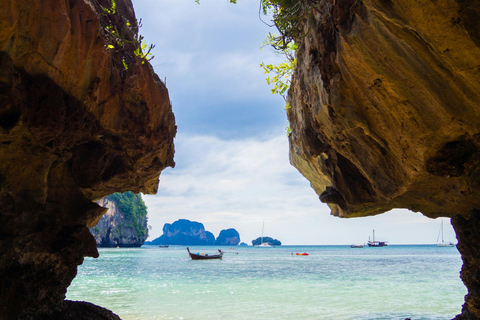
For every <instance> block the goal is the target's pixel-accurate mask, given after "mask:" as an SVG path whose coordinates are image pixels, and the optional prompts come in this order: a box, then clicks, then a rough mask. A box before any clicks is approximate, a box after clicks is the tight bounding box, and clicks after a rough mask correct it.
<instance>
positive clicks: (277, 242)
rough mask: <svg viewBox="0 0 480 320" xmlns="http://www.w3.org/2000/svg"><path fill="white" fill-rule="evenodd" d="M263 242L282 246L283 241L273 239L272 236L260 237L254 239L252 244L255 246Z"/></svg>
mask: <svg viewBox="0 0 480 320" xmlns="http://www.w3.org/2000/svg"><path fill="white" fill-rule="evenodd" d="M262 243H267V244H268V245H270V246H281V245H282V242H281V241H280V240H277V239H273V238H271V237H258V238H257V239H255V240H252V245H253V246H259V245H261V244H262Z"/></svg>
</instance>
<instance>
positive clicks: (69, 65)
mask: <svg viewBox="0 0 480 320" xmlns="http://www.w3.org/2000/svg"><path fill="white" fill-rule="evenodd" d="M116 4H117V6H116V13H115V14H114V15H110V16H109V15H107V14H106V13H105V11H104V10H103V9H102V7H105V8H108V7H111V2H110V1H109V0H105V1H103V0H98V1H86V0H70V1H60V2H51V1H50V2H49V1H47V2H45V1H40V0H35V1H28V2H25V1H15V0H12V1H7V2H6V3H2V4H1V5H0V102H1V103H0V159H1V161H0V203H1V206H0V257H1V258H0V275H1V276H0V319H22V318H35V319H36V318H40V317H50V316H52V315H53V314H54V313H56V312H60V311H61V310H64V307H65V306H64V303H63V301H64V299H65V293H66V289H67V287H68V285H69V284H70V282H71V281H72V279H73V278H74V277H75V275H76V272H77V265H79V264H81V263H82V262H83V257H84V256H92V257H97V256H98V252H97V250H96V245H95V240H94V239H93V237H92V236H91V235H90V233H89V232H88V228H91V227H93V226H94V225H95V224H96V223H97V222H98V219H99V218H100V216H101V215H102V214H103V212H104V210H105V209H103V208H101V207H99V206H98V205H97V204H95V203H94V202H93V201H95V200H98V199H100V198H101V197H103V196H105V195H108V194H111V193H113V192H121V191H129V190H130V191H133V192H136V193H138V192H143V193H155V192H156V190H157V186H158V176H159V174H160V172H161V171H162V170H163V169H164V168H165V167H168V166H173V165H174V162H173V152H174V149H173V138H174V135H175V131H176V127H175V121H174V116H173V113H172V110H171V105H170V100H169V98H168V92H167V89H166V87H165V85H164V84H163V83H162V82H161V81H160V80H159V79H158V77H157V76H156V75H155V73H154V72H153V69H152V67H151V66H150V65H149V64H148V63H144V60H143V59H140V58H139V57H137V56H136V55H135V54H134V53H133V52H134V49H135V48H136V47H135V39H136V31H137V29H138V27H137V26H136V20H135V16H134V13H133V7H132V4H131V2H130V1H129V0H116ZM126 20H128V21H130V23H131V27H130V28H127V29H125V23H126V22H125V21H126ZM107 24H109V25H111V26H113V27H115V28H117V29H122V28H123V29H124V30H125V40H128V42H127V41H124V45H122V46H120V45H119V44H118V41H117V40H118V39H114V38H112V35H111V34H109V33H108V32H107V30H106V25H107ZM109 45H111V46H113V47H114V48H113V49H112V48H110V49H109V47H108V46H109ZM124 63H125V64H127V65H128V68H127V69H126V68H125V64H124Z"/></svg>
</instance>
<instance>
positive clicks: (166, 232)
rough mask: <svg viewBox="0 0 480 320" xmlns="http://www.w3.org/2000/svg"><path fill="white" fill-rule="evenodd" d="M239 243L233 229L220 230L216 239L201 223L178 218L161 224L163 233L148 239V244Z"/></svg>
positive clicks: (204, 244) (238, 238)
mask: <svg viewBox="0 0 480 320" xmlns="http://www.w3.org/2000/svg"><path fill="white" fill-rule="evenodd" d="M238 243H240V235H239V233H238V232H237V230H235V229H227V230H222V231H221V232H220V234H219V236H218V238H217V239H215V236H214V235H213V233H211V232H210V231H206V230H205V227H204V226H203V224H202V223H200V222H196V221H190V220H187V219H180V220H177V221H175V222H174V223H172V224H170V223H166V224H165V225H164V226H163V235H162V236H160V237H158V238H156V239H154V240H153V241H148V242H146V243H145V244H149V245H183V246H195V245H196V246H209V245H234V246H236V245H237V244H238Z"/></svg>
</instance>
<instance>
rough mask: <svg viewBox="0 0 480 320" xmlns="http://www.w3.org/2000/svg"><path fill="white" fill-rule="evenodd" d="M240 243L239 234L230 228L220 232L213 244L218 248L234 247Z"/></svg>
mask: <svg viewBox="0 0 480 320" xmlns="http://www.w3.org/2000/svg"><path fill="white" fill-rule="evenodd" d="M239 243H240V234H239V233H238V231H237V230H235V229H233V228H230V229H225V230H222V231H220V234H219V235H218V237H217V239H215V244H216V245H219V246H236V245H238V244H239Z"/></svg>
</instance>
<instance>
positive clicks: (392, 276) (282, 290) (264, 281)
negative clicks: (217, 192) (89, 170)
mask: <svg viewBox="0 0 480 320" xmlns="http://www.w3.org/2000/svg"><path fill="white" fill-rule="evenodd" d="M219 248H220V249H221V250H223V251H225V252H226V253H225V254H224V255H223V259H222V260H203V261H198V260H196V261H193V260H191V259H190V257H189V256H188V253H187V250H186V247H185V246H170V247H168V248H160V247H158V246H142V247H141V248H109V249H102V248H100V249H99V253H100V257H99V258H97V259H93V258H85V261H84V263H83V264H82V265H81V266H79V267H78V274H77V277H76V278H75V279H74V281H73V282H72V284H71V285H70V287H69V288H68V292H67V299H70V300H79V301H88V302H92V303H94V304H97V305H100V306H102V307H105V308H107V309H110V310H112V311H113V312H114V313H116V314H118V315H119V316H120V317H121V318H122V319H123V320H147V319H176V320H220V319H222V320H225V319H228V320H237V319H238V320H245V319H247V320H248V319H251V320H283V319H284V320H301V319H309V320H324V319H325V320H327V319H328V320H390V319H391V320H393V319H395V320H404V319H406V318H410V319H412V320H448V319H452V318H454V317H455V315H457V314H459V313H460V312H461V307H462V305H463V302H464V295H465V294H466V293H467V291H466V288H465V286H464V285H463V283H462V281H461V280H460V277H459V272H460V269H461V266H462V259H461V256H460V254H459V252H458V250H457V249H456V247H437V246H435V245H389V246H387V247H382V248H370V247H367V246H366V247H363V248H350V246H279V247H275V248H255V247H250V246H249V247H211V246H209V247H195V246H194V247H190V250H191V252H195V253H197V252H201V253H212V254H213V253H215V252H216V251H217V249H219ZM297 252H298V253H308V255H296V253H297Z"/></svg>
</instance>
